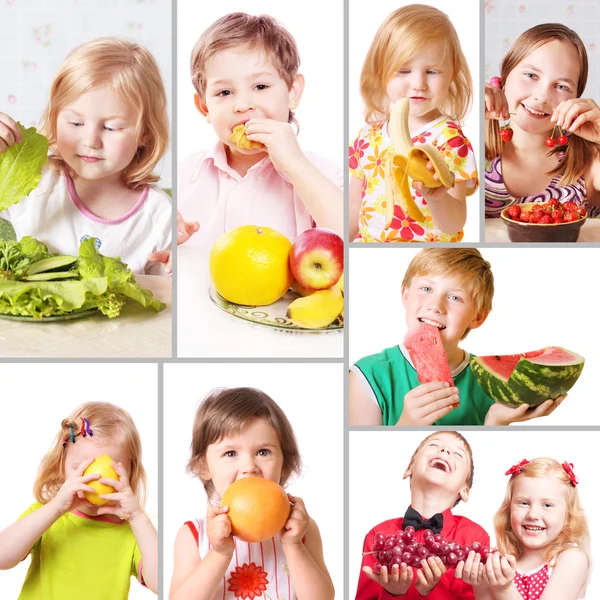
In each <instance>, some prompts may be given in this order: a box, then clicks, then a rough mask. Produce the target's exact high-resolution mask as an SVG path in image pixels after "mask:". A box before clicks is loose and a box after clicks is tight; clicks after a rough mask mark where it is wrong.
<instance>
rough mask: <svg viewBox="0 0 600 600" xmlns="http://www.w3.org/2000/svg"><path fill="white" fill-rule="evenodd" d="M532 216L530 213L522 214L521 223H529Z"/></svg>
mask: <svg viewBox="0 0 600 600" xmlns="http://www.w3.org/2000/svg"><path fill="white" fill-rule="evenodd" d="M530 216H531V213H530V212H522V213H521V216H520V217H519V221H521V223H529V217H530Z"/></svg>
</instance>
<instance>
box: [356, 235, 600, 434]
mask: <svg viewBox="0 0 600 600" xmlns="http://www.w3.org/2000/svg"><path fill="white" fill-rule="evenodd" d="M480 251H481V254H482V256H483V257H484V258H485V259H486V260H488V261H489V262H490V263H491V266H492V273H493V274H494V283H495V289H496V292H495V294H494V299H493V304H492V312H491V313H490V315H489V316H488V318H487V320H486V321H485V323H484V324H483V325H482V326H481V327H480V328H479V329H474V330H473V331H471V332H470V333H469V335H468V336H467V337H466V338H465V339H464V340H463V341H462V342H461V343H460V346H461V347H462V348H464V349H465V350H467V351H469V352H471V353H473V354H476V355H479V356H486V355H490V354H500V355H502V354H517V353H520V352H526V351H529V350H539V349H541V348H544V347H546V346H561V347H563V348H566V349H568V350H571V351H572V352H576V353H577V354H580V355H581V356H583V357H584V358H585V359H586V364H585V367H584V369H583V373H582V374H581V377H580V378H579V380H578V381H577V383H576V384H575V386H574V387H573V389H572V390H571V392H570V393H569V395H568V397H567V398H566V400H564V402H563V404H562V405H561V406H560V407H559V408H558V409H557V410H556V411H554V413H553V414H552V415H550V416H549V417H545V418H544V419H542V420H537V421H529V422H528V424H534V423H535V424H536V425H544V426H546V425H582V424H586V425H598V424H600V405H599V404H598V402H597V398H598V381H597V374H598V369H599V368H600V353H599V352H598V345H597V340H598V339H599V338H600V324H599V322H598V319H596V318H595V317H594V315H595V314H596V313H597V298H596V295H595V293H594V291H595V290H597V287H598V286H597V284H595V281H594V279H593V278H592V277H591V276H590V266H591V265H595V264H598V263H599V261H600V249H596V248H589V249H588V248H569V249H568V250H567V249H564V248H549V247H546V248H502V249H498V248H482V249H480ZM417 252H418V250H416V249H415V250H413V249H412V248H390V249H387V248H364V249H355V248H351V249H350V264H351V266H352V269H351V273H350V275H351V276H350V278H349V279H348V282H349V285H350V291H349V293H348V299H349V303H350V310H349V316H348V327H349V329H348V331H349V332H350V333H349V335H350V352H349V361H350V364H353V363H355V362H356V361H357V360H358V359H359V358H362V357H363V356H367V355H369V354H375V353H378V352H381V351H382V350H383V349H385V348H389V347H391V346H394V345H396V344H398V343H399V342H401V341H402V340H403V338H404V335H405V333H406V322H405V312H404V308H403V306H402V299H401V295H400V289H401V283H402V279H403V277H404V273H405V272H406V269H407V267H408V264H409V262H410V260H411V259H412V258H413V257H414V256H415V254H416V253H417ZM367 282H368V284H367ZM382 299H385V304H383V303H382Z"/></svg>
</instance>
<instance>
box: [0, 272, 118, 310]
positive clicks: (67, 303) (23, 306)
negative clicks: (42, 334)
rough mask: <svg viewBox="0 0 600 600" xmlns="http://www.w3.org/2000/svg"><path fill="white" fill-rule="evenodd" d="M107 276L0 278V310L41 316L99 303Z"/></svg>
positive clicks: (92, 306)
mask: <svg viewBox="0 0 600 600" xmlns="http://www.w3.org/2000/svg"><path fill="white" fill-rule="evenodd" d="M107 289H108V280H107V279H106V277H97V278H90V279H85V280H82V281H31V282H29V281H0V312H3V313H8V314H12V315H21V316H27V317H33V318H34V319H41V318H42V317H50V316H53V315H59V314H65V313H69V312H73V311H76V310H87V309H88V308H96V307H97V306H98V296H100V295H101V294H104V292H106V290H107Z"/></svg>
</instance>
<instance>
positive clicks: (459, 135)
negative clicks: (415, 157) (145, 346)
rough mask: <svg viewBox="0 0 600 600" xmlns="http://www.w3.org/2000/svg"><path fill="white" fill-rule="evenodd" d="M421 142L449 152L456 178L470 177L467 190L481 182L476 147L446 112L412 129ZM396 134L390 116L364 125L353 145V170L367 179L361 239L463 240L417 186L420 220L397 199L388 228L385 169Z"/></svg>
mask: <svg viewBox="0 0 600 600" xmlns="http://www.w3.org/2000/svg"><path fill="white" fill-rule="evenodd" d="M412 141H413V143H414V144H415V145H418V144H433V145H434V146H435V147H436V148H437V149H438V150H439V151H440V152H441V153H442V155H443V156H444V158H445V159H446V162H447V163H448V166H449V167H450V170H451V171H452V172H453V173H454V175H455V178H456V179H455V180H456V181H466V182H467V196H470V195H472V194H473V193H474V192H475V190H476V189H477V187H478V185H479V179H478V175H477V165H476V162H475V153H474V152H473V148H472V146H471V143H470V142H469V140H468V139H467V138H466V137H465V135H464V134H463V132H462V131H461V129H460V127H459V126H458V125H456V124H455V123H453V122H452V121H449V120H448V119H447V118H446V117H444V116H441V117H439V118H437V119H435V120H434V121H432V122H431V123H428V124H427V125H425V126H423V127H422V128H421V129H419V130H418V131H416V132H415V133H414V134H413V138H412ZM390 148H391V140H390V136H389V133H388V131H387V122H386V123H384V124H383V125H365V126H364V127H363V128H362V129H361V130H360V132H359V133H358V137H357V138H356V140H355V141H354V144H353V145H352V146H351V147H350V151H349V154H350V174H351V175H353V176H354V177H357V178H358V179H360V180H361V181H362V195H361V198H362V202H361V207H360V215H359V233H358V237H357V238H356V240H355V241H357V242H460V240H461V239H462V237H463V232H462V231H459V232H458V233H455V234H452V235H450V234H447V233H444V232H442V231H440V230H439V229H438V228H437V227H436V226H435V223H434V222H433V219H432V217H431V212H430V211H429V208H428V207H427V202H426V201H425V199H424V198H423V196H421V194H419V193H418V192H417V191H415V190H414V189H413V187H412V179H410V178H409V183H410V184H411V187H410V189H411V192H412V196H413V198H414V200H415V202H416V204H417V206H418V207H419V208H420V209H421V212H422V213H423V214H424V215H425V221H424V222H423V223H419V222H417V221H415V220H413V219H411V218H410V217H409V216H408V215H405V214H404V213H403V211H402V208H401V207H400V206H399V205H396V206H395V208H394V218H393V220H392V224H391V226H390V227H389V229H385V202H386V198H385V173H384V169H385V166H384V164H385V163H384V161H385V158H386V153H387V152H389V151H390Z"/></svg>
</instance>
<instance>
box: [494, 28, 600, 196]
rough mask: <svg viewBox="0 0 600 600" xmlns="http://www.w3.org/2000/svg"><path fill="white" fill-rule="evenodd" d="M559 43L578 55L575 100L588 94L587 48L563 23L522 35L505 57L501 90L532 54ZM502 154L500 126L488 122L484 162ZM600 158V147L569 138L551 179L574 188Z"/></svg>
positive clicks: (558, 149) (573, 136)
mask: <svg viewBox="0 0 600 600" xmlns="http://www.w3.org/2000/svg"><path fill="white" fill-rule="evenodd" d="M554 40H557V41H559V42H562V43H563V44H570V45H571V46H573V48H574V49H575V51H576V52H577V57H578V58H579V67H580V73H579V80H578V81H577V92H576V95H575V97H576V98H580V97H581V95H582V94H583V92H584V90H585V86H586V83H587V77H588V56H587V51H586V49H585V44H584V43H583V41H582V40H581V38H580V37H579V36H578V35H577V33H575V32H574V31H573V30H572V29H569V28H568V27H566V26H565V25H562V24H561V23H543V24H541V25H536V26H535V27H532V28H531V29H528V30H527V31H525V32H524V33H522V34H521V35H520V36H519V37H518V38H517V39H516V41H515V43H514V44H513V45H512V46H511V48H510V50H509V51H508V52H507V53H506V56H505V57H504V59H503V61H502V65H501V67H500V80H501V82H502V89H504V84H505V83H506V78H507V77H508V75H509V74H510V72H511V71H512V70H513V69H514V68H515V67H516V66H517V65H518V64H519V63H520V62H521V61H522V60H524V59H525V58H526V57H527V56H528V55H529V54H531V53H532V52H533V51H534V50H537V49H538V48H540V47H541V46H544V45H545V44H547V43H548V42H552V41H554ZM563 151H564V148H559V147H555V148H554V149H552V150H550V151H549V152H548V153H549V154H554V153H555V152H560V153H562V152H563ZM501 154H502V139H501V138H500V123H499V121H497V120H495V119H488V120H487V122H486V124H485V158H486V160H494V159H495V158H496V157H497V156H499V155H501ZM597 155H598V146H597V145H596V144H593V143H592V142H588V141H587V140H584V139H583V138H582V137H579V136H578V135H572V136H571V137H570V138H569V145H568V146H567V150H566V152H565V154H564V158H563V159H562V160H561V161H560V163H559V164H558V165H556V167H555V168H554V169H552V171H550V172H549V173H548V175H560V174H562V179H561V185H571V184H573V183H575V181H577V179H578V178H579V177H581V175H582V174H583V173H584V171H585V169H586V168H587V166H588V165H589V164H590V163H591V162H592V160H593V159H594V158H595V157H596V156H597Z"/></svg>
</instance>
